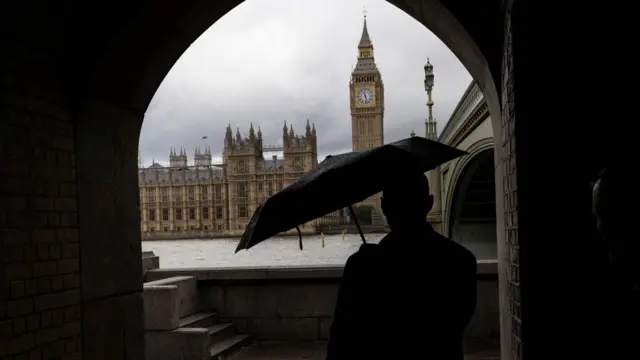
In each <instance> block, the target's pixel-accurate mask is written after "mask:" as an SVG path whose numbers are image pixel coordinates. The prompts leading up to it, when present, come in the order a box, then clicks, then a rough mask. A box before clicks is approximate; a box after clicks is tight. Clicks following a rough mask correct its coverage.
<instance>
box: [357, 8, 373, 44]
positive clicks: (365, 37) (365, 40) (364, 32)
mask: <svg viewBox="0 0 640 360" xmlns="http://www.w3.org/2000/svg"><path fill="white" fill-rule="evenodd" d="M371 46H372V44H371V38H369V30H368V29H367V16H366V15H365V17H364V25H363V26H362V36H361V37H360V43H359V44H358V47H359V48H363V47H371Z"/></svg>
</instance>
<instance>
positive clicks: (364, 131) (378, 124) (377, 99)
mask: <svg viewBox="0 0 640 360" xmlns="http://www.w3.org/2000/svg"><path fill="white" fill-rule="evenodd" d="M349 105H350V107H351V143H352V148H353V151H361V150H365V149H370V148H373V147H376V146H381V145H383V144H384V83H383V82H382V76H381V75H380V71H379V70H378V67H377V65H376V62H375V58H374V56H373V43H372V42H371V38H370V37H369V30H368V29H367V14H366V12H365V15H364V25H363V27H362V36H361V37H360V43H358V61H357V63H356V66H355V68H354V69H353V71H352V73H351V79H350V81H349ZM362 205H368V206H372V207H373V208H375V209H376V211H377V212H378V213H379V211H380V194H376V195H374V196H372V197H370V198H368V199H366V200H364V201H363V202H362Z"/></svg>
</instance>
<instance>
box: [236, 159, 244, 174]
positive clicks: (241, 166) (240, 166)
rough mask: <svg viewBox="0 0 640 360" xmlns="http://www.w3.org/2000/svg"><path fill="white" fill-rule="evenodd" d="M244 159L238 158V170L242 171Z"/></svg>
mask: <svg viewBox="0 0 640 360" xmlns="http://www.w3.org/2000/svg"><path fill="white" fill-rule="evenodd" d="M244 169H245V166H244V160H238V171H244Z"/></svg>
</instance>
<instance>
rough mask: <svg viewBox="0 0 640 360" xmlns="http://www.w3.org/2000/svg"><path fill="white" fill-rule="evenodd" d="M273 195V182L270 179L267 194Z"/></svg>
mask: <svg viewBox="0 0 640 360" xmlns="http://www.w3.org/2000/svg"><path fill="white" fill-rule="evenodd" d="M271 195H273V183H272V182H271V181H269V182H268V183H267V196H271Z"/></svg>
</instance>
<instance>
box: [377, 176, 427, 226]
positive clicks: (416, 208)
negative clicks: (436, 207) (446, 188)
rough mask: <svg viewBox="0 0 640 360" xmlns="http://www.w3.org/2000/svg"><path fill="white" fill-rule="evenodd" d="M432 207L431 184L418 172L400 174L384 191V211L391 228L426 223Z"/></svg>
mask: <svg viewBox="0 0 640 360" xmlns="http://www.w3.org/2000/svg"><path fill="white" fill-rule="evenodd" d="M432 206H433V196H431V195H430V193H429V182H428V181H427V178H426V177H425V175H424V174H423V173H422V172H420V171H417V170H416V171H407V172H403V173H402V174H398V175H397V176H396V177H395V178H394V179H393V181H390V182H389V183H387V184H386V185H385V187H384V189H383V190H382V211H383V212H384V215H385V216H386V217H387V221H388V222H389V226H390V227H391V228H393V227H394V226H395V227H398V226H399V227H402V226H405V225H406V226H411V225H416V224H420V223H424V222H425V221H426V216H427V214H428V213H429V211H430V210H431V207H432Z"/></svg>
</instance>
